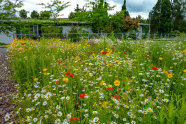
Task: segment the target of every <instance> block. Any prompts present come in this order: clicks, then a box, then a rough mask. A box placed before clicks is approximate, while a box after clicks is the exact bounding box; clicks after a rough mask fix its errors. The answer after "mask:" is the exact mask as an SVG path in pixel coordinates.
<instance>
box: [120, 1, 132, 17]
mask: <svg viewBox="0 0 186 124" xmlns="http://www.w3.org/2000/svg"><path fill="white" fill-rule="evenodd" d="M126 6H127V4H126V0H124V3H123V6H122V9H121V11H124V17H127V16H130V15H129V12H128V11H127V7H126Z"/></svg>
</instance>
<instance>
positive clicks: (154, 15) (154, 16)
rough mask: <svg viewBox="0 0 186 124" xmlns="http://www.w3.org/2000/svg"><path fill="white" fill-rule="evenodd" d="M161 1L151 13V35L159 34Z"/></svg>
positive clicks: (159, 0)
mask: <svg viewBox="0 0 186 124" xmlns="http://www.w3.org/2000/svg"><path fill="white" fill-rule="evenodd" d="M160 6H161V0H158V1H157V3H156V5H155V6H154V7H153V9H152V10H151V11H150V13H149V18H150V20H149V21H150V26H151V33H154V32H158V26H159V22H160V21H159V19H160V14H161V7H160Z"/></svg>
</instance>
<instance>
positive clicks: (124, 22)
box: [109, 11, 139, 33]
mask: <svg viewBox="0 0 186 124" xmlns="http://www.w3.org/2000/svg"><path fill="white" fill-rule="evenodd" d="M124 13H125V11H121V12H119V13H116V14H115V15H113V16H112V17H111V19H110V21H109V22H110V26H111V29H113V31H114V32H115V33H121V32H127V31H132V30H137V28H138V27H139V24H138V23H139V20H137V19H135V18H130V17H129V16H127V17H126V18H125V16H123V15H124Z"/></svg>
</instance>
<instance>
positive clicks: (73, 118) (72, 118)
mask: <svg viewBox="0 0 186 124" xmlns="http://www.w3.org/2000/svg"><path fill="white" fill-rule="evenodd" d="M77 120H78V118H77V117H71V118H70V121H77Z"/></svg>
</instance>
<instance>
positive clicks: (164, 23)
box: [158, 0, 173, 33]
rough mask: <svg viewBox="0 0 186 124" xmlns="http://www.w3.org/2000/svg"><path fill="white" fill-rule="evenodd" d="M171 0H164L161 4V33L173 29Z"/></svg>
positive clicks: (159, 29)
mask: <svg viewBox="0 0 186 124" xmlns="http://www.w3.org/2000/svg"><path fill="white" fill-rule="evenodd" d="M171 8H172V7H171V3H170V1H169V0H163V1H162V4H161V14H160V18H159V21H160V23H159V27H158V32H159V33H169V32H171V30H172V26H173V25H172V9H171Z"/></svg>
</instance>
